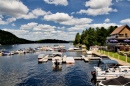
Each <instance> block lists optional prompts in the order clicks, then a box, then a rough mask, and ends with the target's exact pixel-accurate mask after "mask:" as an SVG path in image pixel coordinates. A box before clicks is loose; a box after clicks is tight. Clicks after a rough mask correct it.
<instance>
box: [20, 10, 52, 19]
mask: <svg viewBox="0 0 130 86" xmlns="http://www.w3.org/2000/svg"><path fill="white" fill-rule="evenodd" d="M47 14H48V15H49V14H51V12H50V11H48V12H46V11H44V10H42V9H41V8H36V9H34V10H32V11H31V12H28V13H27V14H25V15H21V16H19V17H18V19H20V18H23V19H34V18H38V17H39V16H44V15H47Z"/></svg>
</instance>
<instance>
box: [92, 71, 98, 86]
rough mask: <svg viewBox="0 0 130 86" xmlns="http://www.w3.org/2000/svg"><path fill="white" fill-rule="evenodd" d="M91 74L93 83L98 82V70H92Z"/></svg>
mask: <svg viewBox="0 0 130 86" xmlns="http://www.w3.org/2000/svg"><path fill="white" fill-rule="evenodd" d="M91 75H92V79H91V82H92V83H93V84H96V82H97V78H96V71H92V72H91Z"/></svg>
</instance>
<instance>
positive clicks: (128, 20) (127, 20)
mask: <svg viewBox="0 0 130 86" xmlns="http://www.w3.org/2000/svg"><path fill="white" fill-rule="evenodd" d="M120 23H123V24H130V18H127V19H124V20H121V21H120Z"/></svg>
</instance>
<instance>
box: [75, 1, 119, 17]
mask: <svg viewBox="0 0 130 86" xmlns="http://www.w3.org/2000/svg"><path fill="white" fill-rule="evenodd" d="M111 5H112V0H90V1H86V4H85V6H86V7H88V9H87V10H85V9H81V10H80V11H79V12H77V13H79V14H83V13H84V14H87V15H92V16H97V15H104V14H109V12H117V9H113V8H111V7H110V6H111Z"/></svg>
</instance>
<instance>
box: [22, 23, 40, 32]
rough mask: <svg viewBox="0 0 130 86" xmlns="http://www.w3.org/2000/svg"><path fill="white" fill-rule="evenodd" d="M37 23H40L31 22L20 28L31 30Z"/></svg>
mask: <svg viewBox="0 0 130 86" xmlns="http://www.w3.org/2000/svg"><path fill="white" fill-rule="evenodd" d="M37 25H38V23H35V22H31V23H28V24H24V25H21V27H20V29H21V30H30V29H33V28H34V27H36V26H37Z"/></svg>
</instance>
